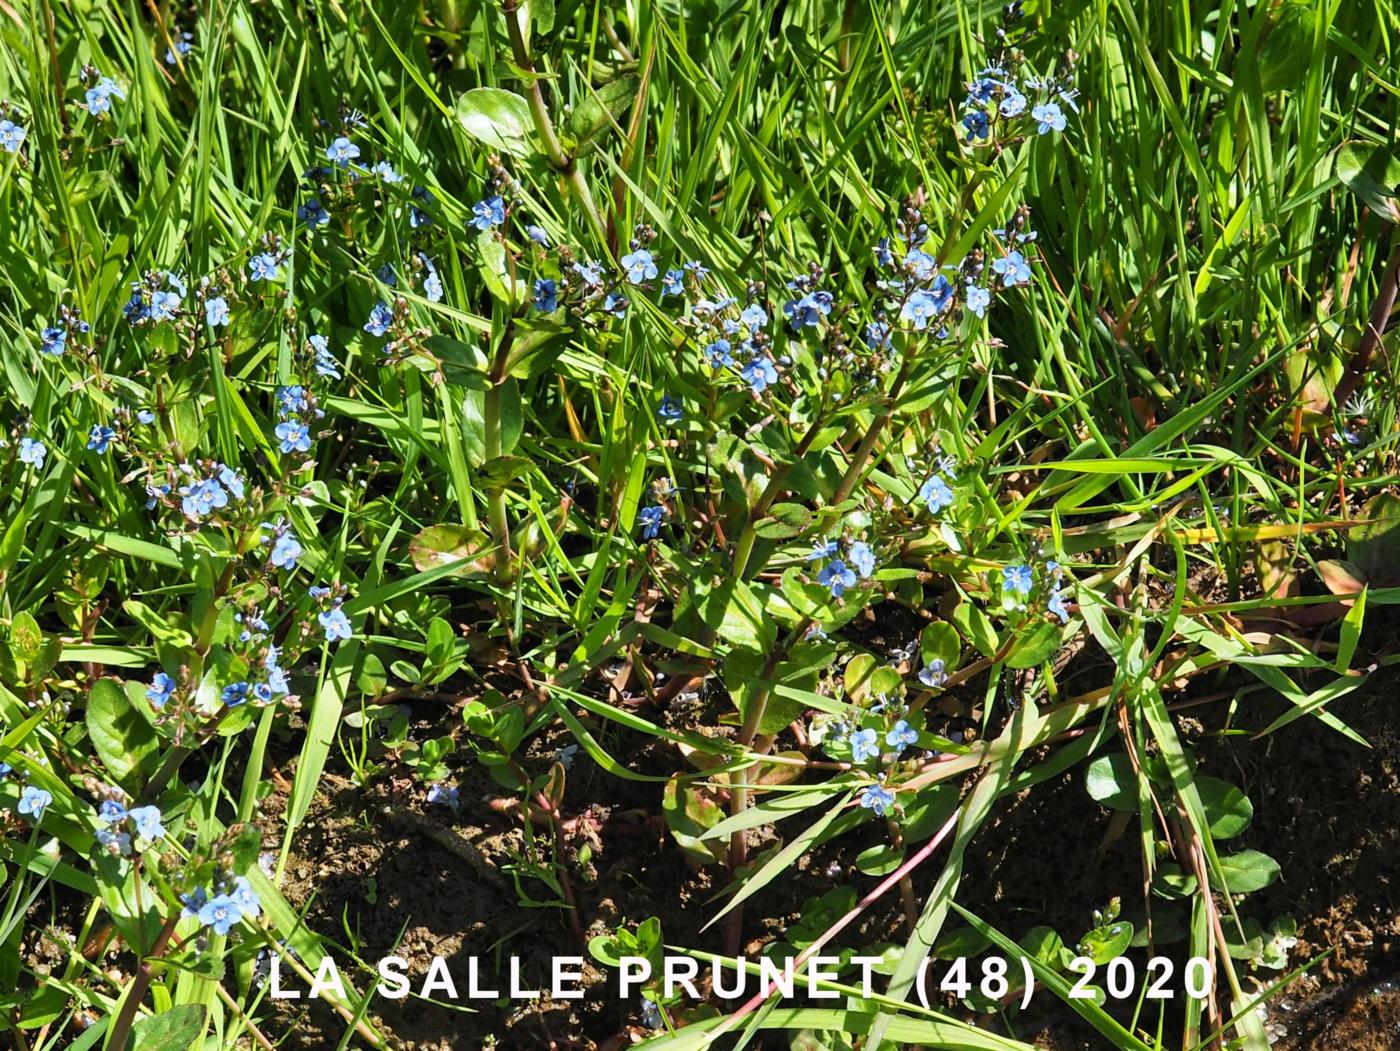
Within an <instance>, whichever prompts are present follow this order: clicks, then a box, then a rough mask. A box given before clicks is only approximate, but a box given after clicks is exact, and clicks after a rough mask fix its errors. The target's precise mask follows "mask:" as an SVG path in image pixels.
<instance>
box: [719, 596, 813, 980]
mask: <svg viewBox="0 0 1400 1051" xmlns="http://www.w3.org/2000/svg"><path fill="white" fill-rule="evenodd" d="M810 624H811V621H810V620H807V619H805V618H804V619H803V621H802V623H800V624H799V625H798V626H797V629H796V630H795V631H793V633H792V634H791V635H789V636H788V637H787V638H786V639H784V640H783V642H782V643H781V644H780V645H778V646H775V647H774V648H773V652H772V653H770V654H769V655H768V660H767V661H766V662H765V663H764V665H763V671H762V672H760V673H759V676H758V681H759V682H761V683H762V682H767V681H768V680H769V679H771V678H772V676H773V672H774V670H775V669H776V668H777V667H778V663H779V662H780V661H781V660H782V659H783V657H785V656H786V655H787V652H788V650H790V649H791V648H792V645H793V643H795V642H796V641H797V640H798V639H800V638H802V636H803V635H804V634H806V632H807V628H808V626H809V625H810ZM768 696H769V690H768V688H767V687H763V686H761V687H759V689H758V690H757V691H756V692H755V693H754V696H753V699H752V700H751V701H750V702H749V710H748V712H747V713H746V714H745V716H744V725H743V726H742V727H740V729H739V744H740V745H742V746H743V747H744V748H745V749H749V748H752V747H753V745H754V741H755V740H756V739H757V738H758V730H759V727H761V726H762V725H763V716H764V715H765V714H766V713H767V711H768ZM763 750H764V751H766V750H767V746H766V745H765V747H764V749H763ZM748 805H749V785H748V771H747V770H735V771H732V772H731V773H730V775H729V813H730V815H731V816H737V815H739V814H742V813H743V812H744V811H745V810H746V809H748ZM748 857H749V841H748V837H747V835H746V834H745V833H744V832H743V830H740V831H738V832H735V833H734V834H733V835H731V836H730V837H729V871H730V872H736V871H738V869H740V868H741V867H742V866H743V865H744V864H745V863H746V862H747V861H748ZM743 931H744V908H743V906H742V905H739V906H735V908H734V909H733V910H732V911H731V912H730V913H729V918H728V921H727V922H726V925H725V930H724V941H725V948H724V951H725V953H726V955H729V956H735V955H737V954H738V952H739V943H740V941H741V940H742V939H743Z"/></svg>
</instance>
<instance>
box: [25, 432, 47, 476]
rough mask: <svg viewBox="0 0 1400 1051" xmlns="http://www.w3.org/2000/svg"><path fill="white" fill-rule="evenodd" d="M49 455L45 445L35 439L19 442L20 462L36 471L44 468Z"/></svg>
mask: <svg viewBox="0 0 1400 1051" xmlns="http://www.w3.org/2000/svg"><path fill="white" fill-rule="evenodd" d="M48 454H49V451H48V449H46V448H44V443H43V442H41V441H38V440H37V439H35V438H21V439H20V440H19V462H20V463H27V464H28V465H29V466H30V467H33V468H34V469H35V470H38V469H39V468H41V467H43V466H44V457H45V456H47V455H48Z"/></svg>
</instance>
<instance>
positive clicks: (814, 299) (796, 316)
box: [783, 292, 832, 332]
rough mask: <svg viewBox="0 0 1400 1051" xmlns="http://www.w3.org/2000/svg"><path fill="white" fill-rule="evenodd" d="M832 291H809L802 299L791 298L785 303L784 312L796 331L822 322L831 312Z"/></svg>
mask: <svg viewBox="0 0 1400 1051" xmlns="http://www.w3.org/2000/svg"><path fill="white" fill-rule="evenodd" d="M831 304H832V299H831V293H830V292H808V293H807V294H806V295H804V296H803V297H802V298H801V299H789V300H788V301H787V302H786V303H784V304H783V314H784V316H785V317H787V319H788V324H789V325H791V326H792V330H793V331H794V332H799V331H801V330H802V329H803V328H805V327H810V326H815V325H818V324H820V323H821V320H822V318H824V317H826V316H827V315H828V314H830V313H831Z"/></svg>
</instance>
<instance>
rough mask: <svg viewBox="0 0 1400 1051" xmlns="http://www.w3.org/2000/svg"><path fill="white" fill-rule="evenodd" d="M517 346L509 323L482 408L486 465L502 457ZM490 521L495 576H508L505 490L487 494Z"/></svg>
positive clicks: (491, 488)
mask: <svg viewBox="0 0 1400 1051" xmlns="http://www.w3.org/2000/svg"><path fill="white" fill-rule="evenodd" d="M514 342H515V322H514V321H513V320H507V321H506V327H505V331H504V332H502V333H501V342H500V344H499V345H498V346H497V348H496V357H495V360H494V361H493V362H492V363H491V372H490V375H489V376H488V377H487V380H488V382H489V383H490V386H489V387H487V388H486V397H485V399H484V401H483V404H482V416H483V420H482V423H483V429H484V433H483V435H482V445H483V449H484V454H485V458H486V461H487V462H488V463H489V462H490V461H491V460H494V459H496V457H498V456H500V455H501V452H502V447H501V399H502V398H503V397H504V387H503V384H504V383H505V381H506V378H507V377H506V366H507V363H508V362H509V360H510V350H511V346H512V344H513V343H514ZM486 503H487V517H488V518H489V520H490V523H491V537H492V539H493V540H495V541H496V544H497V546H498V551H497V553H496V575H497V576H498V577H505V576H507V575H509V572H510V566H511V561H512V558H513V556H512V554H511V549H510V518H509V516H507V514H506V493H505V488H504V486H501V485H492V486H489V487H488V488H487V490H486Z"/></svg>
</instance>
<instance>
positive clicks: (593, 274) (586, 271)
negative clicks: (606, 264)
mask: <svg viewBox="0 0 1400 1051" xmlns="http://www.w3.org/2000/svg"><path fill="white" fill-rule="evenodd" d="M574 273H576V274H578V276H579V277H580V278H581V279H582V281H583V283H584V284H585V285H587V286H588V287H589V288H596V287H598V286H599V285H601V284H602V283H603V265H602V264H601V263H595V262H593V261H591V260H590V261H589V262H587V263H575V264H574Z"/></svg>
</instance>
